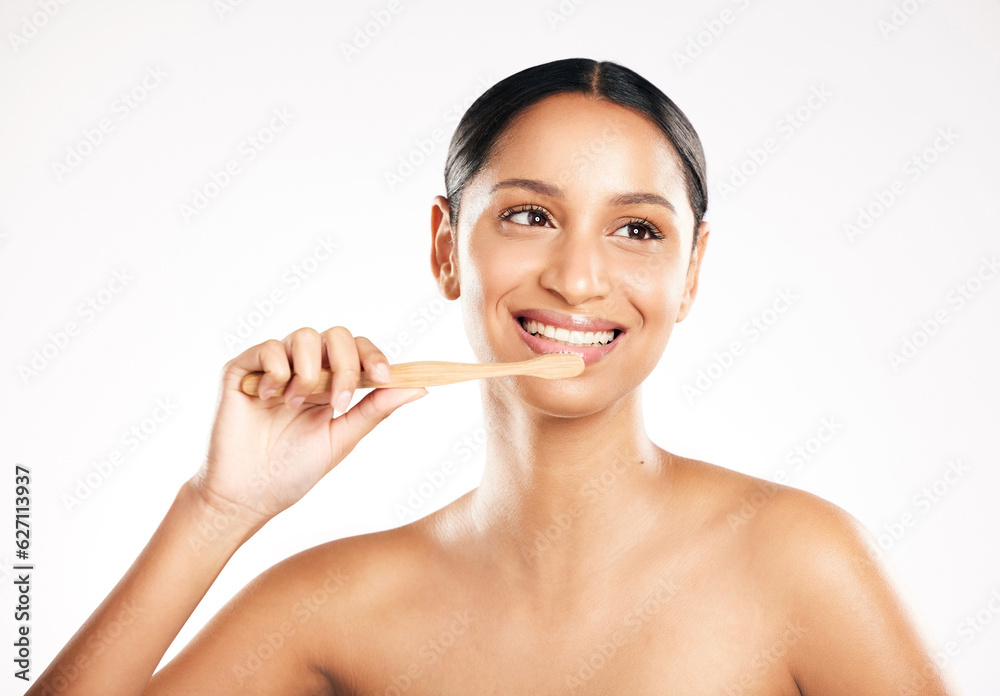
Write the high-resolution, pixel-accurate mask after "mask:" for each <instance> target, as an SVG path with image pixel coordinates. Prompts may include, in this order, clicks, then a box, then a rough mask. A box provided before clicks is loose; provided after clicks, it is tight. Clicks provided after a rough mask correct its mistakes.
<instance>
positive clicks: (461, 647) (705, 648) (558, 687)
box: [336, 578, 804, 696]
mask: <svg viewBox="0 0 1000 696" xmlns="http://www.w3.org/2000/svg"><path fill="white" fill-rule="evenodd" d="M735 589H736V588H734V587H731V586H729V584H728V583H726V582H717V583H706V582H704V581H703V580H702V581H696V580H694V579H689V581H688V582H682V581H677V580H675V579H671V578H660V579H659V580H658V581H655V582H646V583H645V584H641V583H637V586H636V587H630V588H621V589H620V590H619V591H609V592H606V593H603V594H602V595H601V597H600V599H598V598H597V597H594V601H593V602H592V603H591V605H590V606H588V605H587V604H586V603H583V604H581V603H580V602H579V601H573V600H569V599H567V600H565V601H563V600H560V599H559V598H550V601H549V602H548V603H547V604H545V605H540V606H539V605H535V606H530V605H523V604H517V605H512V604H511V603H510V602H509V601H508V600H505V599H504V598H502V597H500V598H496V597H494V598H492V599H491V598H490V597H489V596H479V597H478V598H477V596H476V595H475V594H473V595H465V596H461V595H460V596H455V597H452V598H450V599H446V598H442V599H441V601H440V603H439V604H438V605H437V606H436V607H435V606H432V605H426V604H425V605H424V606H423V607H422V608H420V609H417V608H416V607H414V608H413V609H412V610H407V611H406V612H403V613H402V614H400V615H399V616H397V617H394V618H393V620H392V621H391V622H390V624H389V625H391V626H393V627H394V628H391V629H389V630H386V631H385V632H383V633H382V634H381V635H380V636H372V637H371V639H372V643H371V649H370V650H369V651H367V654H368V655H369V656H370V659H369V660H367V661H366V662H365V665H364V666H363V667H361V668H359V669H358V670H357V671H356V672H355V673H354V675H353V678H352V679H351V685H350V688H349V689H342V690H340V691H337V692H336V693H338V694H340V693H353V694H358V695H360V694H380V695H381V694H385V695H388V696H392V695H397V696H401V695H402V694H407V695H408V696H423V695H424V694H427V695H431V694H434V695H436V696H441V695H443V694H472V693H474V694H609V693H628V694H635V695H637V696H638V695H642V694H713V695H715V696H718V695H719V694H722V695H724V696H752V695H755V694H761V695H763V694H767V695H768V696H782V695H788V696H795V695H797V694H799V691H798V688H797V687H796V685H795V682H794V679H793V678H792V677H791V675H790V672H789V668H788V659H787V658H788V654H789V652H790V651H791V650H793V649H794V645H795V643H796V642H797V641H798V640H799V639H800V638H801V636H802V634H803V630H804V629H803V628H802V627H801V626H795V625H792V624H791V623H788V622H786V623H785V624H781V623H780V622H775V621H772V620H769V618H768V617H769V616H773V611H772V609H773V608H772V607H768V606H767V605H766V603H765V602H764V600H763V598H762V597H753V596H752V595H749V596H748V595H747V593H746V592H745V591H743V592H736V591H734V590H735ZM743 589H744V590H745V588H743Z"/></svg>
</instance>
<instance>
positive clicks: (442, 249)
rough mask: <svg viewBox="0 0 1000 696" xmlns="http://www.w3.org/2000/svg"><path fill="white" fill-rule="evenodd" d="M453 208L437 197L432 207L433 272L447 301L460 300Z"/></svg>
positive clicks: (446, 200)
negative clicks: (452, 223)
mask: <svg viewBox="0 0 1000 696" xmlns="http://www.w3.org/2000/svg"><path fill="white" fill-rule="evenodd" d="M450 211H451V206H450V204H449V203H448V199H447V198H445V197H444V196H435V197H434V204H433V205H432V206H431V272H432V273H434V278H435V279H436V280H437V284H438V288H439V289H440V290H441V294H442V295H443V296H444V298H445V299H447V300H455V299H458V296H459V294H460V292H459V275H458V245H457V244H456V243H455V233H454V231H453V230H452V229H451V222H450V220H449V214H450Z"/></svg>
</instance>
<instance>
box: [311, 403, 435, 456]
mask: <svg viewBox="0 0 1000 696" xmlns="http://www.w3.org/2000/svg"><path fill="white" fill-rule="evenodd" d="M426 395H427V389H426V388H424V387H420V388H419V389H403V388H399V387H390V388H385V389H372V390H371V392H369V393H368V394H365V397H364V398H363V399H361V401H359V402H358V403H357V404H355V405H354V406H353V407H352V408H350V409H348V410H347V411H346V412H345V413H342V414H340V415H339V416H338V417H337V418H334V419H333V421H332V422H331V423H330V428H331V433H332V434H334V435H335V436H336V438H337V439H338V440H340V442H342V443H344V444H347V445H348V447H349V448H350V449H353V448H354V445H356V444H357V443H358V442H359V441H360V440H361V438H363V437H364V436H365V435H367V434H368V433H370V432H371V431H372V430H373V429H374V428H375V426H376V425H378V424H379V423H381V422H382V421H383V420H385V419H386V417H388V415H389V414H390V413H392V412H393V411H395V410H396V409H397V408H399V407H400V406H402V405H403V404H407V403H410V402H411V401H416V400H417V399H419V398H421V397H423V396H426ZM345 454H346V452H345Z"/></svg>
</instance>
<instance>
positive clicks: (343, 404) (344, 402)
mask: <svg viewBox="0 0 1000 696" xmlns="http://www.w3.org/2000/svg"><path fill="white" fill-rule="evenodd" d="M350 403H351V392H349V391H342V392H340V393H339V394H337V401H336V403H334V405H333V407H334V409H336V410H337V411H340V412H341V413H343V412H344V411H346V410H347V407H348V405H349V404H350Z"/></svg>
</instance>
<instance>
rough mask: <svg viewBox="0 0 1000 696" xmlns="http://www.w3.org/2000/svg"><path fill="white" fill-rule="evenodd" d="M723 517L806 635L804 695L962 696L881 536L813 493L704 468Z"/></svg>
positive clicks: (692, 466)
mask: <svg viewBox="0 0 1000 696" xmlns="http://www.w3.org/2000/svg"><path fill="white" fill-rule="evenodd" d="M684 466H685V468H686V469H687V470H689V472H690V474H689V475H690V476H692V477H694V478H695V479H700V480H701V481H704V482H705V483H706V484H710V485H706V489H714V491H715V500H717V501H718V504H717V508H716V510H715V515H716V517H717V520H718V522H719V524H720V525H721V524H722V523H723V522H724V524H725V526H727V527H728V528H729V529H730V530H732V531H733V532H735V533H736V538H737V539H738V540H739V541H738V542H737V543H738V544H739V545H740V547H741V548H743V549H745V550H746V553H747V554H748V555H749V557H750V558H751V559H752V562H751V564H750V566H751V567H752V568H753V569H754V572H755V573H756V574H758V580H759V582H760V585H759V586H760V587H764V588H767V589H766V594H765V595H764V596H765V597H766V601H767V602H768V603H769V604H770V605H771V608H772V610H773V611H776V612H779V613H781V614H783V615H784V616H785V619H786V621H787V622H788V623H789V625H792V626H795V627H796V631H797V633H798V634H799V636H800V637H799V638H797V639H796V641H795V642H794V644H793V645H790V646H789V650H788V658H789V665H790V669H791V670H792V672H793V674H794V676H795V679H796V683H797V684H798V686H799V689H800V691H801V692H802V693H803V694H807V695H808V694H868V693H871V694H875V693H901V694H903V693H905V694H918V695H921V696H929V695H931V694H934V695H942V694H957V693H959V692H958V691H957V690H955V688H954V687H953V686H949V682H948V680H947V677H946V676H945V675H944V674H943V673H942V670H941V668H940V666H939V664H938V663H939V662H940V660H939V659H937V657H938V656H936V655H934V654H933V653H932V651H931V649H930V641H929V640H928V636H927V635H926V633H925V632H924V631H923V629H922V627H921V626H920V624H919V622H918V620H917V616H916V614H915V613H914V611H913V610H912V609H911V607H910V606H909V604H908V602H907V601H906V599H905V591H904V590H903V587H902V585H901V584H900V582H899V581H898V580H897V579H896V577H895V576H894V574H893V570H892V568H891V566H890V565H889V564H888V563H887V561H886V559H884V558H883V553H882V551H881V549H880V548H879V547H878V545H877V543H876V542H875V539H874V537H873V535H872V534H871V533H870V532H869V531H868V530H867V529H866V528H865V527H864V525H862V524H861V523H860V522H859V521H858V520H857V519H856V518H855V517H854V516H853V515H851V514H850V513H848V512H847V511H846V510H844V509H843V508H841V507H840V506H838V505H835V504H834V503H832V502H830V501H828V500H825V499H823V498H821V497H819V496H817V495H814V494H812V493H809V492H807V491H803V490H799V489H796V488H792V487H790V486H784V485H781V484H777V483H773V482H770V481H766V480H763V479H759V478H756V477H753V476H748V475H746V474H742V473H739V472H735V471H731V470H728V469H724V468H722V467H717V466H714V465H711V464H707V463H705V462H695V461H691V460H688V461H687V462H686V463H685V465H684Z"/></svg>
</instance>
